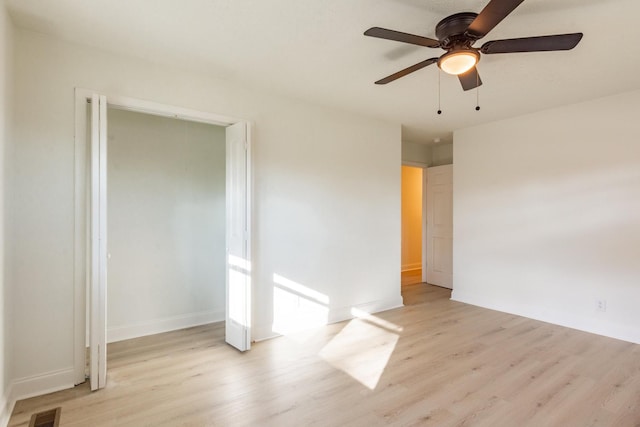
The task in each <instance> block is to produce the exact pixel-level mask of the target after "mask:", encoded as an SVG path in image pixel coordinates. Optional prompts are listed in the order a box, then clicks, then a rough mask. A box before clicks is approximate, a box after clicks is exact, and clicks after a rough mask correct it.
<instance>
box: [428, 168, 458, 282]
mask: <svg viewBox="0 0 640 427" xmlns="http://www.w3.org/2000/svg"><path fill="white" fill-rule="evenodd" d="M427 175H428V176H427V283H430V284H432V285H438V286H443V287H445V288H449V289H451V288H452V287H453V166H452V165H445V166H436V167H433V168H428V169H427Z"/></svg>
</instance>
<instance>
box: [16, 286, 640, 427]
mask: <svg viewBox="0 0 640 427" xmlns="http://www.w3.org/2000/svg"><path fill="white" fill-rule="evenodd" d="M403 294H404V296H405V304H406V306H405V307H404V308H401V309H396V310H391V311H387V312H384V313H380V314H377V315H375V316H372V317H370V318H361V319H358V320H352V321H349V322H343V323H340V324H335V325H329V326H327V327H323V328H321V329H318V330H316V331H313V332H307V333H300V334H297V335H293V336H287V337H282V338H277V339H273V340H269V341H265V342H261V343H257V344H255V345H254V347H253V349H252V350H251V351H250V352H248V353H246V354H240V353H238V352H236V351H235V350H233V349H232V348H230V347H228V346H227V345H225V344H224V340H223V334H224V328H223V325H222V324H213V325H209V326H203V327H197V328H190V329H186V330H183V331H177V332H170V333H166V334H161V335H156V336H152V337H145V338H139V339H135V340H130V341H125V342H120V343H116V344H112V345H110V346H109V372H108V386H107V388H106V389H104V390H101V391H99V392H96V393H91V392H90V391H89V389H88V385H86V384H84V385H81V386H79V387H76V388H75V389H72V390H66V391H61V392H57V393H52V394H49V395H46V396H42V397H38V398H33V399H28V400H24V401H21V402H18V403H17V405H16V407H15V410H14V412H13V416H12V418H11V420H10V425H11V426H26V425H28V421H29V417H30V415H31V414H32V413H34V412H37V411H41V410H45V409H49V408H53V407H57V406H61V407H62V417H61V425H63V426H205V425H207V426H208V425H211V426H214V425H215V426H367V427H370V426H377V425H398V426H405V425H407V426H409V425H421V426H438V427H441V426H491V427H496V426H497V427H500V426H506V427H510V426H535V427H547V426H562V427H571V426H580V427H584V426H615V427H625V426H640V346H639V345H634V344H630V343H627V342H623V341H618V340H614V339H609V338H604V337H600V336H596V335H592V334H588V333H584V332H579V331H575V330H571V329H567V328H563V327H559V326H554V325H550V324H547V323H543V322H538V321H534V320H529V319H525V318H522V317H518V316H514V315H509V314H504V313H500V312H496V311H491V310H486V309H482V308H478V307H473V306H470V305H465V304H461V303H457V302H453V301H450V300H449V297H450V291H449V290H447V289H443V288H438V287H435V286H429V285H426V284H413V285H406V286H404V287H403Z"/></svg>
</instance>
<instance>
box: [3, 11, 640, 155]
mask: <svg viewBox="0 0 640 427" xmlns="http://www.w3.org/2000/svg"><path fill="white" fill-rule="evenodd" d="M487 3H488V0H376V1H371V0H262V1H257V0H244V1H243V0H181V1H175V0H127V1H113V0H48V1H42V0H9V1H7V5H8V8H9V11H10V12H11V15H12V16H13V19H14V21H15V24H16V25H18V26H20V27H25V28H28V29H31V30H35V31H38V32H41V33H46V34H51V35H53V36H56V37H59V38H62V39H65V40H69V41H73V42H76V43H82V44H86V45H90V46H95V47H99V48H101V49H105V50H108V51H112V52H117V53H123V54H126V55H132V56H137V57H141V58H146V59H149V60H152V61H156V62H161V63H167V64H172V65H173V66H175V65H176V64H181V66H183V67H185V68H189V69H197V70H200V71H202V72H206V73H208V74H210V75H214V76H216V77H219V78H222V79H227V80H230V81H234V82H237V83H240V84H249V85H252V86H255V87H265V88H268V89H269V90H271V91H277V92H280V93H283V94H285V95H287V96H292V97H295V98H299V99H305V100H309V101H311V102H314V103H317V104H322V105H326V106H331V107H336V108H340V109H344V110H349V111H357V112H360V113H363V114H366V115H370V116H374V117H378V118H380V119H382V120H386V121H391V122H396V123H401V124H402V126H403V127H402V129H403V139H404V140H407V141H415V142H423V143H430V142H432V141H433V139H434V138H441V140H443V141H447V140H451V133H452V131H453V130H455V129H459V128H463V127H467V126H470V125H474V124H478V123H484V122H489V121H494V120H498V119H501V118H506V117H511V116H516V115H520V114H524V113H528V112H533V111H538V110H543V109H546V108H549V107H553V106H558V105H565V104H570V103H575V102H580V101H584V100H587V99H593V98H597V97H600V96H605V95H609V94H614V93H619V92H624V91H627V90H632V89H638V88H640V79H639V78H638V71H639V70H640V55H638V52H639V51H640V48H639V47H638V46H636V45H635V44H634V43H636V42H637V41H638V40H639V39H640V37H639V36H640V25H638V24H637V22H636V19H637V17H638V16H640V1H638V0H525V2H524V3H523V4H522V5H521V6H520V7H518V8H517V9H516V10H515V11H514V12H513V13H512V14H511V15H510V16H508V17H507V19H505V20H504V21H503V22H502V23H500V24H499V25H498V26H497V27H496V28H495V29H494V30H493V31H492V32H491V33H489V35H488V36H487V37H485V38H484V39H483V40H481V42H480V43H478V45H479V44H481V43H483V42H485V41H488V40H494V39H501V38H514V37H525V36H531V35H546V34H559V33H570V32H583V33H584V38H583V39H582V42H581V43H580V44H579V45H578V47H577V48H575V49H574V50H572V51H568V52H544V53H525V54H522V53H521V54H508V55H491V56H489V55H487V56H483V58H482V60H481V61H480V64H479V65H478V69H479V70H480V74H481V76H482V79H483V82H484V85H483V86H482V87H481V88H480V92H479V95H480V105H481V107H482V109H481V111H479V112H477V111H475V106H476V95H477V94H476V91H469V92H463V91H462V89H461V88H460V85H459V83H458V80H457V78H456V77H454V76H448V75H446V74H442V80H441V82H442V84H441V99H442V110H443V114H442V115H440V116H439V115H437V114H436V110H437V109H438V68H437V67H436V66H431V67H428V68H425V69H423V70H421V71H418V72H416V73H414V74H412V75H410V76H407V77H404V78H402V79H400V80H397V81H395V82H393V83H390V84H388V85H385V86H377V85H374V84H373V82H374V81H376V80H378V79H380V78H382V77H385V76H387V75H389V74H391V73H393V72H396V71H398V70H400V69H403V68H406V67H407V66H410V65H413V64H415V63H417V62H420V61H422V60H424V59H426V58H430V57H433V56H437V55H438V54H440V53H442V52H443V51H441V50H439V49H438V50H433V49H429V48H424V47H418V46H412V45H404V44H401V43H397V42H392V41H387V40H381V39H375V38H370V37H365V36H363V34H362V33H363V32H364V31H365V30H366V29H367V28H369V27H372V26H380V27H385V28H392V29H396V30H399V31H404V32H409V33H414V34H420V35H424V36H428V37H434V35H435V34H434V27H435V25H436V23H437V22H438V21H439V20H440V19H442V18H444V17H445V16H447V15H450V14H453V13H456V12H461V11H472V12H479V11H480V10H482V8H483V7H484V6H485V5H486V4H487ZM616 53H618V54H619V55H616Z"/></svg>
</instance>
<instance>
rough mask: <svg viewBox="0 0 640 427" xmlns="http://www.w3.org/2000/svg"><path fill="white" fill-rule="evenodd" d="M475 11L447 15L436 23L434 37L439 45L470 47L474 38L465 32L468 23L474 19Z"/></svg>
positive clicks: (449, 47) (444, 47) (445, 47)
mask: <svg viewBox="0 0 640 427" xmlns="http://www.w3.org/2000/svg"><path fill="white" fill-rule="evenodd" d="M476 16H478V14H477V13H473V12H460V13H456V14H454V15H451V16H447V17H446V18H444V19H443V20H442V21H440V22H438V25H436V37H437V38H438V40H439V41H440V47H442V48H443V49H451V48H454V47H467V48H468V47H471V45H472V44H473V42H474V41H475V40H474V39H471V38H469V36H468V35H467V34H466V31H467V29H468V28H469V25H471V23H472V22H473V20H474V19H476Z"/></svg>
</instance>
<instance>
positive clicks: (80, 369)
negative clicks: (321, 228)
mask: <svg viewBox="0 0 640 427" xmlns="http://www.w3.org/2000/svg"><path fill="white" fill-rule="evenodd" d="M94 94H99V95H103V96H106V97H107V105H108V106H109V107H113V108H117V109H122V110H127V111H134V112H139V113H144V114H151V115H155V116H161V117H170V118H175V119H181V120H186V121H192V122H199V123H207V124H212V125H217V126H225V127H226V126H229V125H232V124H235V123H239V122H245V123H246V124H247V126H246V131H247V132H246V142H247V144H246V145H247V147H246V161H247V163H246V174H247V175H246V179H247V193H246V194H247V200H246V204H247V205H246V214H247V224H246V227H247V238H246V251H247V256H248V257H249V258H252V256H251V255H252V246H251V235H252V197H253V192H252V190H253V173H252V161H251V155H252V150H251V147H252V144H251V142H252V123H251V122H250V121H248V120H245V119H240V118H236V117H231V116H226V115H220V114H215V113H209V112H203V111H198V110H192V109H189V108H183V107H177V106H173V105H168V104H162V103H158V102H153V101H146V100H142V99H137V98H131V97H126V96H121V95H116V94H112V95H110V94H105V93H104V92H102V91H96V90H90V89H84V88H75V128H74V151H75V153H74V154H75V159H74V162H75V164H74V267H73V270H74V271H73V273H74V274H73V277H74V279H73V280H74V313H73V315H74V332H73V355H74V357H73V359H74V364H73V366H74V368H73V369H74V383H75V384H76V385H77V384H80V383H83V382H85V381H86V375H85V364H86V346H87V344H88V343H89V337H88V328H87V320H88V314H89V313H88V310H89V308H90V302H89V301H87V296H88V295H89V294H88V292H87V290H88V289H89V286H91V278H90V277H89V276H90V268H89V267H90V265H91V259H90V250H89V248H90V247H91V229H90V226H91V224H90V218H91V205H90V203H89V202H90V195H89V190H90V188H91V181H90V174H91V163H90V162H91V158H90V150H89V147H90V144H91V137H87V129H88V125H89V120H88V118H87V108H86V106H87V103H88V102H90V100H91V97H92V95H94ZM248 261H249V262H250V259H249V260H248ZM227 262H228V260H227ZM248 274H249V275H250V274H251V273H250V272H249V273H248ZM252 283H253V280H251V278H250V280H249V286H252V285H251V284H252ZM250 290H251V289H250ZM251 294H253V292H251ZM248 327H249V331H251V330H252V329H253V328H252V325H248Z"/></svg>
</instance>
